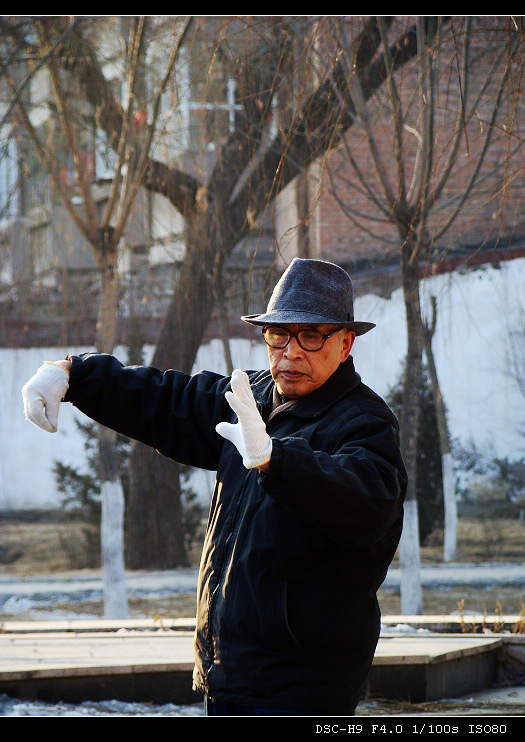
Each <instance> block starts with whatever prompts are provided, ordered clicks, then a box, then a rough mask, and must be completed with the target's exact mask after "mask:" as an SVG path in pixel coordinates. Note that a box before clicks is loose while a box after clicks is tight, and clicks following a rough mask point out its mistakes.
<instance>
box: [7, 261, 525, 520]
mask: <svg viewBox="0 0 525 742" xmlns="http://www.w3.org/2000/svg"><path fill="white" fill-rule="evenodd" d="M524 288H525V259H519V260H514V261H510V262H508V263H502V264H501V267H500V268H494V267H492V266H486V267H483V268H479V269H476V270H472V271H467V272H462V273H460V272H456V273H451V274H447V275H443V276H435V277H433V278H430V279H427V280H425V281H424V282H423V283H422V285H421V296H422V303H423V306H424V307H426V310H427V311H428V308H429V306H430V297H431V296H432V295H435V296H436V297H437V301H438V322H437V329H436V333H435V338H434V353H435V357H436V364H437V368H438V373H439V377H440V383H441V386H442V391H443V395H444V399H445V402H446V404H447V408H448V412H449V427H450V431H451V434H452V436H454V437H455V438H458V439H459V440H461V442H462V443H464V444H467V443H469V442H471V441H472V442H474V443H476V444H477V445H478V446H479V447H481V448H483V447H489V448H490V450H491V452H492V455H494V456H496V455H497V456H502V457H503V456H507V457H509V458H510V459H516V458H521V457H522V456H524V455H525V450H524V448H525V437H524V436H523V421H524V419H525V398H524V396H523V395H522V394H520V392H519V390H518V387H517V385H516V383H515V382H514V381H513V379H512V378H511V377H510V375H509V368H508V366H509V349H510V343H511V339H512V337H513V333H515V332H517V331H519V332H521V337H522V338H523V332H524V329H525V292H524ZM355 316H356V319H360V320H368V321H372V322H375V323H376V324H377V327H376V328H375V329H374V330H372V331H371V332H370V333H368V334H367V335H364V336H363V337H361V338H358V339H357V341H356V343H355V345H354V350H353V356H354V359H355V364H356V368H357V370H358V372H359V373H360V374H361V377H362V379H363V381H364V382H365V383H366V384H368V385H369V386H371V387H372V388H374V389H375V390H376V391H377V392H378V393H379V394H381V395H383V396H385V395H387V394H388V391H389V389H390V388H391V386H392V385H393V384H394V383H395V382H396V381H397V379H398V377H399V374H400V372H401V368H402V363H403V359H404V355H405V352H406V330H405V319H404V306H403V297H402V293H401V290H396V291H394V292H393V293H392V295H391V298H390V299H383V298H381V297H378V296H375V295H366V296H363V297H357V298H356V301H355ZM231 346H232V354H233V359H234V364H235V365H236V366H240V367H242V368H247V369H256V368H262V367H266V365H267V354H266V347H265V346H264V344H262V343H261V344H256V345H253V344H250V342H248V341H245V340H232V343H231ZM522 347H523V346H522ZM87 350H91V349H90V348H71V347H68V348H32V349H0V440H1V448H0V509H18V508H29V507H52V506H55V505H57V504H58V502H59V499H60V498H59V493H57V491H56V485H55V481H54V476H53V473H52V469H53V464H54V461H55V460H58V461H61V462H62V463H65V464H71V465H74V466H77V467H79V468H83V467H84V461H85V456H84V449H83V439H82V436H81V435H80V433H79V432H78V431H77V428H76V426H75V424H74V420H75V416H77V415H79V413H78V412H77V411H76V410H74V408H73V407H72V406H71V405H68V404H66V405H62V408H61V411H60V419H59V431H58V432H57V433H56V434H52V435H51V434H48V433H44V432H42V431H40V430H39V429H37V428H36V427H35V426H33V425H31V424H30V423H28V422H27V421H26V420H25V419H24V413H23V405H22V397H21V393H20V390H21V388H22V386H23V384H24V383H25V381H27V379H28V378H29V377H30V376H32V374H33V373H35V371H36V370H37V369H38V367H39V366H40V365H41V363H42V361H43V360H55V359H57V358H63V357H64V355H65V354H66V353H68V352H83V351H87ZM149 352H151V349H149ZM115 355H117V357H119V358H121V359H125V357H126V351H125V349H123V348H118V349H117V350H116V352H115ZM524 360H525V359H524ZM522 362H523V361H522ZM199 369H209V370H214V371H219V372H224V370H225V364H224V359H223V355H222V346H221V343H220V342H219V341H218V340H214V341H212V342H211V343H210V344H208V345H206V346H203V347H202V348H201V349H200V351H199V354H198V357H197V361H196V363H195V370H199ZM192 486H193V488H194V489H196V490H197V491H198V492H199V494H200V496H201V498H202V499H203V500H206V498H208V497H209V495H210V494H211V490H212V487H213V474H212V473H202V472H200V473H198V474H196V475H195V478H194V480H193V481H192Z"/></svg>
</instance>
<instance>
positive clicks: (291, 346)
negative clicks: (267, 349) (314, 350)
mask: <svg viewBox="0 0 525 742" xmlns="http://www.w3.org/2000/svg"><path fill="white" fill-rule="evenodd" d="M302 353H304V351H303V349H302V348H301V346H300V345H299V342H298V341H297V338H294V337H293V336H292V337H291V338H290V342H289V343H288V345H287V346H286V348H285V349H284V355H285V356H286V357H287V358H296V357H297V356H300V355H302Z"/></svg>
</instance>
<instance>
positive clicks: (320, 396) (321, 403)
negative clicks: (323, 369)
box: [252, 356, 361, 417]
mask: <svg viewBox="0 0 525 742" xmlns="http://www.w3.org/2000/svg"><path fill="white" fill-rule="evenodd" d="M360 383H361V377H360V376H359V374H358V373H357V372H356V370H355V368H354V359H353V358H352V356H349V357H348V359H347V360H346V361H345V362H344V363H341V365H340V366H339V367H338V368H337V370H336V371H335V372H334V373H333V374H332V376H330V378H329V379H328V380H327V381H326V382H325V383H324V384H323V386H321V387H319V389H316V390H315V391H314V392H312V393H311V394H308V395H307V396H306V397H302V398H301V399H298V400H297V401H294V403H293V404H291V405H289V406H286V409H287V410H289V411H291V412H293V414H294V415H298V416H300V417H312V416H314V417H315V416H316V415H318V414H320V413H321V412H323V411H324V410H325V409H326V408H328V407H331V406H332V405H333V404H335V403H336V402H337V401H338V400H339V399H340V398H341V397H344V396H346V395H347V394H348V393H349V392H350V391H351V390H352V389H355V387H357V386H358V385H359V384H360ZM274 389H275V383H274V381H273V379H272V376H271V374H270V371H264V372H263V373H262V374H260V375H258V376H256V377H255V378H254V379H252V391H253V395H254V397H255V400H256V402H257V403H258V404H259V405H260V406H261V407H262V408H263V409H265V410H266V411H267V414H268V412H269V410H271V408H272V405H273V393H274Z"/></svg>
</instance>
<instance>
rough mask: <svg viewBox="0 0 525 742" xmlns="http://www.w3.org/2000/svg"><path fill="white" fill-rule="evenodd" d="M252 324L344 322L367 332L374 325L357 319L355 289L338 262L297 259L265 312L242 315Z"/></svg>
mask: <svg viewBox="0 0 525 742" xmlns="http://www.w3.org/2000/svg"><path fill="white" fill-rule="evenodd" d="M241 319H242V320H244V322H249V323H250V324H252V325H284V324H288V325H296V324H308V325H324V324H330V325H341V327H347V328H348V329H349V330H353V331H354V332H355V334H356V335H364V333H365V332H368V331H369V330H371V329H372V328H373V327H375V324H373V323H372V322H355V321H354V290H353V286H352V279H351V278H350V276H349V275H348V273H347V272H346V271H345V270H343V268H341V267H340V266H338V265H335V263H328V262H326V261H324V260H310V259H302V258H294V259H293V260H292V262H291V263H290V265H289V266H288V268H287V269H286V270H285V272H284V273H283V275H282V276H281V278H280V279H279V281H278V282H277V284H276V286H275V288H274V290H273V293H272V296H271V298H270V301H269V302H268V307H267V309H266V312H265V313H264V314H249V315H246V316H244V317H241Z"/></svg>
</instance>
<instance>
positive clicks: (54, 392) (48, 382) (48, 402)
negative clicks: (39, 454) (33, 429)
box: [22, 361, 69, 433]
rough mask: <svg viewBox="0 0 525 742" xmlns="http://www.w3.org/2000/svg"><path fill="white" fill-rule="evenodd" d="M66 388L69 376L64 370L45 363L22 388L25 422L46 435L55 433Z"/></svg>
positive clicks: (51, 363)
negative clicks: (46, 433) (45, 432)
mask: <svg viewBox="0 0 525 742" xmlns="http://www.w3.org/2000/svg"><path fill="white" fill-rule="evenodd" d="M68 387H69V374H68V372H67V371H66V369H65V368H63V367H62V366H58V365H57V364H55V363H53V362H52V361H45V362H44V363H43V365H42V366H40V368H39V369H38V371H37V372H36V374H35V375H34V376H32V377H31V378H30V379H29V381H28V382H26V384H24V386H23V387H22V397H23V399H24V413H25V416H26V418H27V420H29V422H31V423H33V425H36V426H37V427H38V428H42V430H45V431H47V432H48V433H56V432H57V424H58V410H59V408H60V402H61V401H62V399H63V397H64V394H65V393H66V392H67V390H68Z"/></svg>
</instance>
